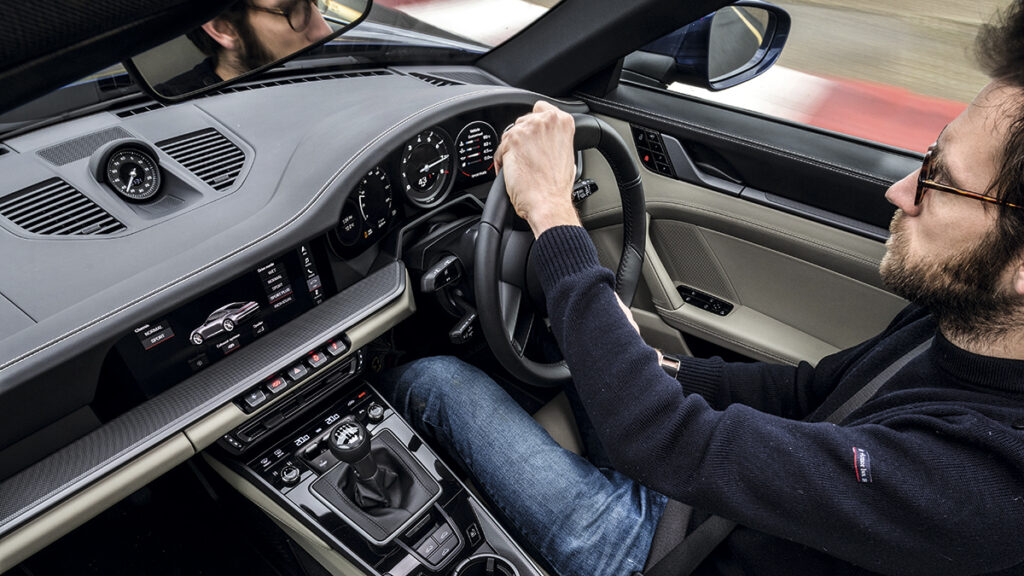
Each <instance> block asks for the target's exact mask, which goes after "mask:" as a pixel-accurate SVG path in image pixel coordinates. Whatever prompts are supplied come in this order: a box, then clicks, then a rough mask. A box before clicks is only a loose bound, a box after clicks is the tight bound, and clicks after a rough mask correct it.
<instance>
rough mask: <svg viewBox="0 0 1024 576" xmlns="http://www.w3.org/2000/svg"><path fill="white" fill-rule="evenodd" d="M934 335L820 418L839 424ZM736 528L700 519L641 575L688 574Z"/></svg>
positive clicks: (718, 518) (718, 519)
mask: <svg viewBox="0 0 1024 576" xmlns="http://www.w3.org/2000/svg"><path fill="white" fill-rule="evenodd" d="M934 339H935V338H934V337H932V338H929V339H928V340H926V341H925V342H923V343H921V344H920V345H918V346H917V348H914V349H913V350H911V351H910V352H907V353H906V354H904V355H903V356H902V357H900V359H899V360H896V361H895V362H893V363H892V364H890V365H889V367H887V368H886V369H885V370H882V371H881V372H879V373H878V375H877V376H875V377H874V378H872V379H871V381H870V382H868V383H867V384H865V385H864V387H863V388H861V389H860V390H858V391H857V392H856V393H855V394H854V395H853V396H851V397H850V398H849V399H847V400H846V402H843V403H842V404H841V405H840V406H839V408H836V409H835V410H834V411H833V412H832V413H831V414H829V415H828V417H827V418H825V420H823V422H831V423H833V424H838V423H839V422H841V421H842V420H843V419H844V418H846V417H847V416H849V415H850V414H851V413H852V412H853V411H854V410H856V409H857V408H860V407H861V406H862V405H863V404H864V403H865V402H867V401H868V400H869V399H871V397H872V396H874V395H875V393H876V392H878V389H879V388H881V387H882V386H883V385H884V384H885V383H886V382H888V381H889V379H891V378H892V377H893V376H895V375H896V373H897V372H899V371H900V370H902V369H903V367H904V366H906V365H907V364H909V363H910V361H911V360H913V359H914V358H917V357H918V356H920V355H921V354H922V353H923V352H924V351H925V350H927V349H928V348H929V347H930V346H931V345H932V341H933V340H934ZM735 528H736V522H733V521H732V520H727V519H725V518H722V517H721V516H711V517H710V518H708V519H707V520H705V521H704V522H702V523H701V525H700V526H698V527H697V529H696V530H694V531H693V532H692V533H691V534H690V535H689V536H686V537H685V538H684V539H683V541H682V542H680V543H679V544H677V545H676V547H675V548H673V549H672V551H671V552H669V553H668V554H666V555H665V557H664V558H662V559H661V560H659V561H658V562H657V563H656V564H655V565H654V566H651V568H650V569H649V570H647V571H645V572H644V573H643V574H644V576H685V575H687V574H690V573H691V572H693V571H694V570H695V569H696V568H697V566H699V565H700V563H701V562H703V561H704V559H705V558H707V557H708V556H709V555H710V554H711V552H712V551H713V550H714V549H715V548H717V547H718V545H719V544H721V543H722V542H723V541H724V540H725V539H726V538H727V537H728V536H729V534H731V533H732V531H733V530H734V529H735Z"/></svg>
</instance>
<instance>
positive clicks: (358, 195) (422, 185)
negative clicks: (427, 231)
mask: <svg viewBox="0 0 1024 576" xmlns="http://www.w3.org/2000/svg"><path fill="white" fill-rule="evenodd" d="M527 112H529V109H528V108H525V107H521V106H516V107H507V108H501V109H495V110H482V111H479V112H477V113H473V114H469V115H466V116H460V117H457V118H454V119H452V120H449V121H447V122H443V123H441V124H439V125H436V126H432V127H430V128H428V129H426V130H423V131H422V132H420V133H419V134H416V135H415V136H413V137H412V138H410V139H409V140H407V141H406V142H405V143H404V144H403V145H402V147H401V149H399V150H396V151H394V152H392V153H391V154H388V156H387V157H386V158H385V159H384V160H383V161H382V162H380V163H379V164H378V165H377V166H375V167H374V168H373V169H371V170H370V171H369V172H367V173H366V174H365V175H364V176H363V178H362V179H361V180H360V181H359V184H358V185H357V186H356V188H355V190H352V192H351V193H350V194H349V197H348V200H347V201H346V202H345V206H344V208H343V209H342V211H341V215H340V216H339V218H338V224H337V226H336V228H335V230H334V232H333V234H332V241H333V242H334V243H336V244H337V247H336V251H337V252H339V253H341V254H342V255H344V256H351V255H355V254H357V253H359V252H362V251H363V250H365V249H366V248H368V247H370V246H371V245H373V244H374V243H376V242H377V241H379V240H380V239H381V238H383V237H384V235H385V234H387V233H388V232H390V231H391V230H392V229H394V228H395V225H396V224H397V223H398V222H400V221H401V220H402V219H403V216H404V215H406V214H413V213H415V212H417V211H420V210H423V209H429V208H433V207H435V206H437V205H439V204H441V203H442V202H443V201H444V200H445V199H446V198H448V197H449V196H451V195H452V192H453V191H461V190H463V189H466V188H469V187H471V186H476V185H478V184H481V183H485V182H489V181H491V180H493V179H494V176H495V168H494V153H495V151H496V150H497V148H498V143H499V134H500V132H499V130H503V129H504V127H505V126H508V125H509V124H512V123H513V122H514V121H515V119H516V118H517V117H518V116H520V115H522V114H525V113H527ZM453 134H454V137H453V136H452V135H453Z"/></svg>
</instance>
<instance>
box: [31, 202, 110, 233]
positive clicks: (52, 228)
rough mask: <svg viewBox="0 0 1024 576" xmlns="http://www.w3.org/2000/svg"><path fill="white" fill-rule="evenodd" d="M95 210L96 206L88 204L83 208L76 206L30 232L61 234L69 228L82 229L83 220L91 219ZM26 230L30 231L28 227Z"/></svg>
mask: <svg viewBox="0 0 1024 576" xmlns="http://www.w3.org/2000/svg"><path fill="white" fill-rule="evenodd" d="M95 209H96V205H95V204H88V203H87V204H85V205H83V206H75V207H74V208H72V209H68V210H64V211H63V212H61V213H60V214H59V215H55V217H53V218H49V219H47V220H46V221H45V222H43V223H40V224H39V225H37V226H34V227H33V228H31V229H30V230H31V231H32V232H35V233H36V234H60V232H58V230H61V229H64V228H69V227H70V228H78V227H80V226H81V222H82V219H83V218H88V217H90V215H91V214H95ZM26 228H27V229H28V227H27V226H26Z"/></svg>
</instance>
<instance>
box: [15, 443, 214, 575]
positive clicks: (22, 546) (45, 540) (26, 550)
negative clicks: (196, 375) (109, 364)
mask: <svg viewBox="0 0 1024 576" xmlns="http://www.w3.org/2000/svg"><path fill="white" fill-rule="evenodd" d="M194 454H195V451H194V450H193V448H192V443H191V442H189V441H188V438H186V437H185V435H184V434H176V435H174V436H172V437H171V438H169V439H167V440H166V441H164V442H163V443H161V444H158V445H157V446H156V447H154V448H152V449H151V450H149V451H147V452H146V453H145V454H143V455H141V456H139V457H138V458H136V459H135V460H132V461H131V462H129V463H127V464H125V465H124V466H122V467H120V468H118V469H117V470H115V471H114V472H112V473H110V474H109V475H107V476H105V477H104V478H102V479H100V480H99V481H97V482H96V483H94V484H93V485H92V486H89V487H88V488H86V489H85V490H82V491H81V492H79V493H78V494H75V495H74V496H72V497H71V498H69V499H68V500H67V501H65V502H63V503H62V504H61V505H60V506H57V507H56V508H53V509H52V510H49V511H47V512H45V513H43V514H42V515H41V516H39V517H38V518H36V519H35V520H32V521H31V522H29V523H28V524H26V525H24V526H22V527H21V528H18V529H17V530H15V531H14V532H11V533H10V534H8V535H7V536H6V537H4V538H3V539H2V540H0V572H4V571H6V570H10V569H11V568H13V567H14V566H15V565H17V564H18V563H19V562H21V561H23V560H25V559H26V558H28V557H29V556H31V555H32V554H35V553H36V552H38V551H39V550H42V549H43V548H44V547H46V546H47V545H49V544H50V543H52V542H54V541H56V540H57V539H59V538H60V537H61V536H63V535H65V534H67V533H68V532H71V531H72V530H73V529H75V528H77V527H78V526H80V525H82V524H84V523H85V522H87V521H88V520H89V519H91V518H92V517H94V516H96V515H97V514H99V513H100V512H102V511H104V510H106V509H107V508H109V507H110V506H112V505H113V504H115V503H116V502H118V501H119V500H121V499H122V498H124V497H125V496H127V495H129V494H131V493H132V492H134V491H136V490H138V489H139V488H141V487H143V486H145V485H146V484H148V483H149V482H151V481H153V480H154V479H155V478H157V477H158V476H160V475H161V474H163V473H165V472H167V471H168V470H170V469H171V468H174V467H175V466H177V465H178V464H181V463H182V462H184V461H186V460H188V459H189V458H191V457H192V456H193V455H194Z"/></svg>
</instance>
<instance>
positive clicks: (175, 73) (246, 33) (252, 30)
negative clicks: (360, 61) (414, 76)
mask: <svg viewBox="0 0 1024 576" xmlns="http://www.w3.org/2000/svg"><path fill="white" fill-rule="evenodd" d="M371 5H372V0H285V1H283V2H282V1H281V0H239V1H238V2H235V3H234V4H233V5H231V6H229V7H228V8H227V9H225V10H224V11H223V12H222V13H221V14H220V15H218V16H217V17H216V18H214V19H213V20H210V21H209V22H206V23H205V24H203V25H202V26H199V27H197V28H195V29H193V30H191V31H189V32H188V34H185V35H183V36H179V37H177V38H175V39H173V40H171V41H169V42H165V43H164V44H161V45H159V46H157V47H156V48H153V49H151V50H148V51H146V52H143V53H142V54H139V55H138V56H135V57H134V58H132V59H131V60H130V61H128V62H125V67H126V68H128V70H129V71H130V72H131V73H132V75H133V76H135V78H136V79H137V80H138V81H139V83H140V84H142V85H143V86H144V87H146V88H147V89H148V91H149V92H151V93H152V94H153V95H154V96H156V97H157V99H159V100H163V101H169V102H173V101H177V100H183V99H185V98H189V97H192V96H196V95H198V94H203V93H205V92H210V91H212V90H217V89H219V88H222V87H224V86H226V85H228V84H231V83H234V82H237V81H240V80H244V79H246V78H249V77H251V76H253V75H255V74H258V73H259V72H261V71H263V70H266V69H267V68H271V67H274V66H277V65H279V64H282V63H283V62H285V61H287V60H290V59H292V58H294V57H295V56H297V55H299V54H302V53H303V52H308V51H310V50H312V49H313V48H315V47H317V46H320V45H321V44H323V43H325V42H328V41H330V40H332V39H334V38H336V37H337V36H339V35H340V34H342V33H343V32H345V31H346V30H348V29H350V28H352V27H353V26H355V25H356V24H358V23H359V22H362V21H363V19H364V18H366V15H367V14H369V12H370V6H371Z"/></svg>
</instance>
